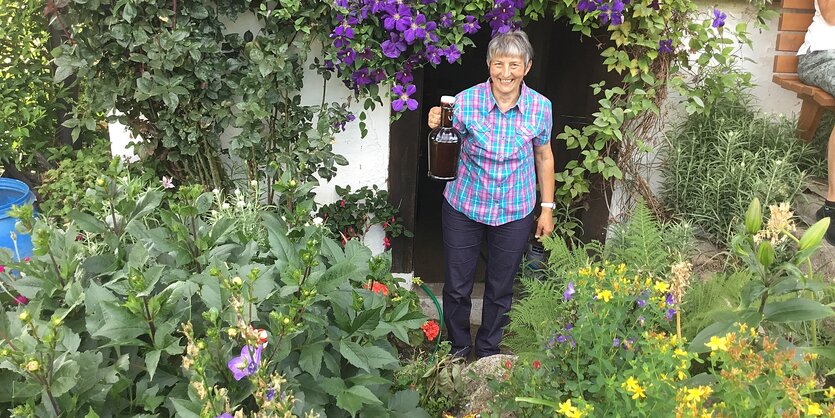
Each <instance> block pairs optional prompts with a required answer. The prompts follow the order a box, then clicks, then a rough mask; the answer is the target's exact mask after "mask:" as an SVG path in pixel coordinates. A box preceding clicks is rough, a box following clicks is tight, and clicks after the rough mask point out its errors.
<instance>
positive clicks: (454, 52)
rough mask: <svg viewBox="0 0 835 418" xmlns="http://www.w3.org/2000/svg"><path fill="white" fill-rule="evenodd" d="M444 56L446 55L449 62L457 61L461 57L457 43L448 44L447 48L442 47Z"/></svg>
mask: <svg viewBox="0 0 835 418" xmlns="http://www.w3.org/2000/svg"><path fill="white" fill-rule="evenodd" d="M444 56H446V60H447V62H449V63H450V64H452V63H454V62H455V61H458V59H459V58H461V51H460V50H459V49H458V45H450V46H449V47H448V48H444Z"/></svg>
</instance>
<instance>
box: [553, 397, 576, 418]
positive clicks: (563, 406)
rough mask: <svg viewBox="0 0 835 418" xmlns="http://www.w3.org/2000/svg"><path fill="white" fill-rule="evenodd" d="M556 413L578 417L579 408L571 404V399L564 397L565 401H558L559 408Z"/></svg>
mask: <svg viewBox="0 0 835 418" xmlns="http://www.w3.org/2000/svg"><path fill="white" fill-rule="evenodd" d="M557 412H558V413H560V414H563V415H565V416H567V417H572V418H573V417H579V415H577V414H579V413H580V410H579V409H577V407H576V406H572V405H571V399H566V401H565V402H562V403H560V409H558V410H557Z"/></svg>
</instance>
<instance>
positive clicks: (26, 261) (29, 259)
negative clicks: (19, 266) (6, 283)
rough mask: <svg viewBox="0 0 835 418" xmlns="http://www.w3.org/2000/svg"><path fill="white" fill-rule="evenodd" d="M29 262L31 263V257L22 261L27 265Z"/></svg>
mask: <svg viewBox="0 0 835 418" xmlns="http://www.w3.org/2000/svg"><path fill="white" fill-rule="evenodd" d="M30 261H32V257H26V258H24V259H23V262H24V263H28V262H30Z"/></svg>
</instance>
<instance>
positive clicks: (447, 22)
mask: <svg viewBox="0 0 835 418" xmlns="http://www.w3.org/2000/svg"><path fill="white" fill-rule="evenodd" d="M451 26H452V12H446V13H444V15H443V16H441V27H442V28H448V27H451Z"/></svg>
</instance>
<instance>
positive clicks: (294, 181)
mask: <svg viewBox="0 0 835 418" xmlns="http://www.w3.org/2000/svg"><path fill="white" fill-rule="evenodd" d="M287 185H288V186H290V188H291V189H292V188H295V187H296V186H297V185H298V183H296V180H290V182H289V183H287Z"/></svg>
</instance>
